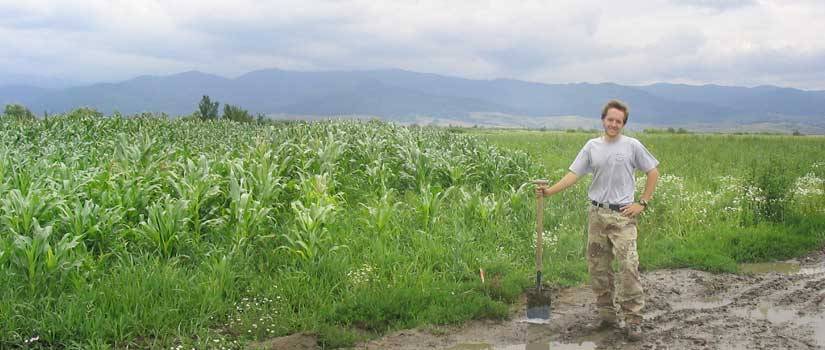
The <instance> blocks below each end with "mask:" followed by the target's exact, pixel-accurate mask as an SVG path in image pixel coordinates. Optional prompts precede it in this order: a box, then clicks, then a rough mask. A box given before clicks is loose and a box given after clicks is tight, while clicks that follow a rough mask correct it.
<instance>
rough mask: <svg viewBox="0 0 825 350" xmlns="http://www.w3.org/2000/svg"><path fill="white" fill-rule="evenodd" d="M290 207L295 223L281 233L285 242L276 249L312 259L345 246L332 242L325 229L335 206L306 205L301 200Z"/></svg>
mask: <svg viewBox="0 0 825 350" xmlns="http://www.w3.org/2000/svg"><path fill="white" fill-rule="evenodd" d="M291 207H292V210H293V212H294V214H295V225H294V226H293V229H292V230H290V231H287V233H285V234H283V235H282V237H283V238H284V240H285V241H286V244H284V245H281V246H279V247H278V249H280V250H284V251H286V252H288V253H289V254H291V255H293V256H295V257H297V258H300V259H302V260H309V261H314V260H316V259H318V258H320V257H323V256H324V255H326V254H328V253H332V252H334V251H337V250H339V249H342V248H344V247H345V246H343V245H335V244H333V243H332V239H331V237H330V236H329V231H328V229H327V226H329V225H330V224H331V223H332V222H333V218H334V216H335V206H333V205H331V204H326V205H324V204H320V203H312V204H310V205H309V207H306V206H304V204H303V203H302V202H301V201H294V202H292V204H291Z"/></svg>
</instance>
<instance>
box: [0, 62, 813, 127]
mask: <svg viewBox="0 0 825 350" xmlns="http://www.w3.org/2000/svg"><path fill="white" fill-rule="evenodd" d="M203 95H209V96H210V97H211V98H212V100H213V101H219V102H221V103H229V104H233V105H239V106H241V107H243V108H245V109H248V110H249V111H251V112H253V113H264V114H268V115H271V116H279V117H310V116H315V117H317V116H344V115H362V116H375V117H382V118H387V119H392V120H398V121H416V120H424V121H429V122H434V123H439V122H440V123H446V122H449V123H456V124H484V125H500V126H529V127H536V126H547V125H555V124H554V123H553V122H552V121H553V120H556V121H558V120H561V119H554V118H565V119H564V120H566V121H568V122H569V121H570V120H573V122H569V123H568V124H569V125H577V124H576V123H579V124H578V125H594V124H595V125H598V124H597V123H598V119H599V113H600V109H601V106H602V105H603V104H604V103H605V102H606V101H607V100H609V99H611V98H619V99H622V100H624V101H626V102H627V103H628V104H629V105H630V108H631V113H630V122H629V126H633V125H636V126H639V125H643V126H646V127H651V126H652V127H668V126H688V127H693V128H698V129H702V128H705V129H711V130H713V129H725V128H734V129H735V128H736V127H737V126H739V127H741V126H748V125H751V126H760V125H761V126H762V127H764V128H768V129H770V128H777V129H781V130H785V131H787V130H790V129H799V130H803V131H804V132H807V133H825V91H805V90H797V89H791V88H780V87H775V86H760V87H754V88H746V87H729V86H718V85H702V86H694V85H681V84H664V83H660V84H653V85H646V86H626V85H618V84H612V83H603V84H588V83H577V84H542V83H533V82H525V81H519V80H512V79H495V80H472V79H463V78H457V77H448V76H442V75H436V74H427V73H417V72H410V71H404V70H397V69H391V70H370V71H319V72H299V71H286V70H279V69H266V70H258V71H253V72H249V73H247V74H244V75H242V76H239V77H237V78H234V79H230V78H224V77H220V76H216V75H211V74H206V73H201V72H197V71H190V72H185V73H180V74H174V75H169V76H141V77H137V78H134V79H131V80H127V81H123V82H120V83H100V84H93V85H87V86H79V87H69V88H60V89H55V88H39V87H33V86H26V85H13V86H4V87H0V104H3V105H4V104H7V103H22V104H24V105H26V106H27V107H29V109H31V110H32V111H33V112H35V114H42V113H43V112H44V111H47V112H49V113H59V112H64V111H68V110H71V109H73V108H76V107H80V106H88V107H94V108H96V109H98V110H99V111H101V112H104V113H106V114H109V113H112V112H114V111H119V112H120V113H122V114H133V113H139V112H166V113H168V114H170V115H173V116H176V115H188V114H191V113H192V112H193V111H194V110H195V109H196V108H197V104H198V101H199V100H200V98H201V97H202V96H203ZM571 118H573V119H571ZM576 120H578V122H576ZM570 123H572V124H570Z"/></svg>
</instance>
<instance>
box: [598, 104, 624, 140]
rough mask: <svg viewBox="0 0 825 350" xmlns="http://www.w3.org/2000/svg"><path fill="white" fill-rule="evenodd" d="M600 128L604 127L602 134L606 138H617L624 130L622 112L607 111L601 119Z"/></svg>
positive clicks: (615, 110) (612, 109)
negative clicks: (605, 135)
mask: <svg viewBox="0 0 825 350" xmlns="http://www.w3.org/2000/svg"><path fill="white" fill-rule="evenodd" d="M602 126H604V133H605V134H607V136H610V137H615V136H618V135H619V134H621V133H622V128H624V112H622V111H620V110H618V109H615V108H610V109H608V110H607V114H605V116H604V118H603V119H602Z"/></svg>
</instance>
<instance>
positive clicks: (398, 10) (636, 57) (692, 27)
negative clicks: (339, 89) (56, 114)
mask: <svg viewBox="0 0 825 350" xmlns="http://www.w3.org/2000/svg"><path fill="white" fill-rule="evenodd" d="M823 16H825V4H822V3H820V2H817V1H805V0H788V1H782V0H773V1H769V0H763V1H760V2H758V3H757V2H755V1H747V0H731V1H707V0H657V1H641V0H637V1H628V2H622V3H621V4H616V5H604V4H603V3H601V2H597V1H595V0H592V1H583V2H582V1H573V0H569V1H568V0H563V1H557V2H554V3H553V4H548V3H547V2H543V1H533V0H526V1H523V2H518V3H512V2H506V1H494V0H489V1H480V2H479V1H469V0H468V1H450V2H444V1H438V0H420V1H416V2H375V1H369V0H342V1H324V0H318V1H302V0H281V1H275V2H271V1H255V0H238V2H233V3H227V2H221V1H195V0H181V1H179V2H175V3H167V2H161V1H157V0H143V1H138V0H136V1H133V2H111V1H106V0H89V1H86V2H82V3H79V4H71V3H63V2H52V1H47V0H32V1H30V2H25V3H22V2H14V3H12V2H9V3H5V2H4V0H0V41H2V42H3V43H4V44H5V48H6V49H5V50H3V51H0V64H2V67H3V68H0V75H3V74H6V75H8V74H11V73H14V74H21V75H35V76H51V77H56V78H62V79H72V80H80V81H99V80H104V81H113V80H121V79H127V78H130V77H133V76H136V75H141V74H168V73H174V72H179V71H184V70H191V69H198V70H203V71H207V72H211V73H217V74H222V75H228V76H232V75H236V74H241V73H244V72H246V71H250V70H254V69H261V68H271V67H279V68H284V69H304V70H306V69H321V70H329V69H372V68H391V67H397V68H402V69H409V70H416V71H422V72H432V73H439V74H449V75H457V76H465V77H471V78H499V77H509V78H517V79H525V80H531V81H542V82H553V83H556V82H581V81H587V82H604V81H613V82H617V83H625V84H640V83H648V82H655V81H673V82H690V83H724V84H738V85H759V84H764V83H770V84H777V85H783V86H794V87H801V88H818V89H825V80H823V79H821V77H822V76H823V75H825V67H824V66H823V63H820V62H825V59H823V58H825V57H823V52H825V39H822V38H821V36H820V35H819V33H821V32H822V31H824V30H825V24H823V23H821V21H819V18H822V17H823ZM4 70H5V71H4ZM817 77H818V78H817Z"/></svg>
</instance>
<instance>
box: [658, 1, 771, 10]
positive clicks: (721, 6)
mask: <svg viewBox="0 0 825 350" xmlns="http://www.w3.org/2000/svg"><path fill="white" fill-rule="evenodd" d="M671 1H672V2H673V3H674V4H677V5H688V6H695V7H700V8H708V9H713V10H717V11H726V10H732V9H737V8H741V7H746V6H753V5H756V4H757V3H756V1H755V0H671Z"/></svg>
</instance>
